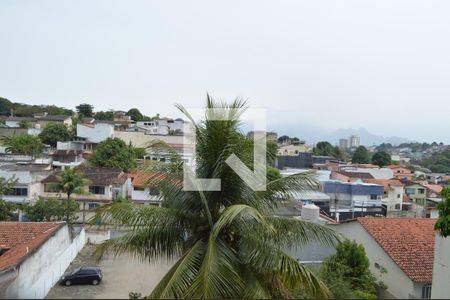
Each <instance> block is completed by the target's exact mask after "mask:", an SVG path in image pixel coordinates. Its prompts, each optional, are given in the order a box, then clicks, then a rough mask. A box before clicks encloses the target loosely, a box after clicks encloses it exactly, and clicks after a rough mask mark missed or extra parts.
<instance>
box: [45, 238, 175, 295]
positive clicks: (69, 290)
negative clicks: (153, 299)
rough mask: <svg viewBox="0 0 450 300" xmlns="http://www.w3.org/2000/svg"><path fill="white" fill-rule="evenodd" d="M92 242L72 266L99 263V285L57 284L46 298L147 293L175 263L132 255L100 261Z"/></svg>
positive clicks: (110, 257)
mask: <svg viewBox="0 0 450 300" xmlns="http://www.w3.org/2000/svg"><path fill="white" fill-rule="evenodd" d="M94 247H95V246H93V245H86V246H85V247H84V248H83V249H82V250H81V251H80V253H79V254H78V256H77V257H76V258H75V260H74V261H73V262H72V264H71V265H70V266H69V268H68V269H67V271H72V270H74V269H76V268H78V267H80V266H99V267H100V268H101V269H102V273H103V280H102V282H101V283H100V284H99V285H97V286H92V285H73V286H67V287H66V286H60V285H56V286H54V287H53V288H52V289H51V290H50V292H49V294H48V295H47V297H46V299H83V298H84V299H105V298H109V299H128V293H129V292H138V293H141V294H142V295H143V296H145V295H148V294H149V293H150V292H151V291H152V289H153V288H154V287H155V286H156V284H157V283H158V282H159V280H160V279H161V278H162V277H163V276H164V274H166V272H167V271H168V270H169V268H170V267H171V265H172V263H168V262H166V261H165V260H157V261H153V262H148V261H140V260H138V259H136V258H133V257H131V256H130V255H121V256H118V257H114V255H108V256H106V257H104V258H103V259H102V260H101V261H100V262H99V263H97V262H96V261H95V258H94V256H93V251H94Z"/></svg>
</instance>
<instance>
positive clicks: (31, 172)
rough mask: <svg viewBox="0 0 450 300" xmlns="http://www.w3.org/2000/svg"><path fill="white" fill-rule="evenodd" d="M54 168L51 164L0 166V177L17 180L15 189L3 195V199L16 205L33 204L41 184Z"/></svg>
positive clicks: (11, 164) (10, 164)
mask: <svg viewBox="0 0 450 300" xmlns="http://www.w3.org/2000/svg"><path fill="white" fill-rule="evenodd" d="M51 172H52V168H51V166H50V165H49V164H43V165H39V164H31V163H29V164H16V163H8V164H4V165H2V166H0V177H2V178H4V179H5V180H8V179H10V178H13V179H16V180H17V182H16V183H15V185H14V187H13V188H12V189H11V190H10V191H8V192H7V194H5V195H2V199H3V200H5V201H9V202H14V203H22V204H25V203H33V202H35V201H36V200H37V199H38V198H39V196H40V191H41V182H42V180H44V179H45V178H46V177H47V176H48V175H49V174H50V173H51Z"/></svg>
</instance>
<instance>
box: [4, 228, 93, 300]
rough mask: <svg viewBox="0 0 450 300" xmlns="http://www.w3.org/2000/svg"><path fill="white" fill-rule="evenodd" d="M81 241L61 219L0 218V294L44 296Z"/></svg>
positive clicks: (8, 297) (31, 296)
mask: <svg viewBox="0 0 450 300" xmlns="http://www.w3.org/2000/svg"><path fill="white" fill-rule="evenodd" d="M84 245H85V233H84V229H83V230H81V232H80V233H79V234H78V235H76V236H75V237H71V235H70V233H69V228H68V227H67V225H66V223H65V222H55V223H47V222H0V298H1V299H43V298H45V296H46V295H47V293H48V292H49V291H50V289H51V288H52V287H53V286H54V285H55V284H56V283H57V282H58V280H59V279H60V278H61V276H62V274H63V273H64V270H66V268H67V267H68V266H69V265H70V263H71V262H72V261H73V259H74V258H75V257H76V255H77V254H78V252H79V251H80V250H81V249H82V248H83V246H84Z"/></svg>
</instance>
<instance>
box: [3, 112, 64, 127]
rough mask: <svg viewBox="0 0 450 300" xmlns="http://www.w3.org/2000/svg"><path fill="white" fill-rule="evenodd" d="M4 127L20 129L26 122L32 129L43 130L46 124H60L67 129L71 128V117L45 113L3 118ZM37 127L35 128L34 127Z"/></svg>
mask: <svg viewBox="0 0 450 300" xmlns="http://www.w3.org/2000/svg"><path fill="white" fill-rule="evenodd" d="M3 120H4V121H5V125H6V126H8V127H12V128H18V127H20V123H21V122H23V121H26V122H28V123H29V124H30V125H31V126H32V127H40V128H43V127H45V125H47V124H48V123H61V124H64V125H66V126H67V127H69V126H72V117H71V116H64V115H48V114H46V113H44V114H42V115H41V114H39V115H34V117H6V118H3ZM36 125H37V126H36Z"/></svg>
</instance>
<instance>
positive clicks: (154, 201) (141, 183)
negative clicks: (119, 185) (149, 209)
mask: <svg viewBox="0 0 450 300" xmlns="http://www.w3.org/2000/svg"><path fill="white" fill-rule="evenodd" d="M151 178H152V174H151V173H146V172H143V171H135V172H130V173H128V196H129V198H131V200H132V201H133V202H136V203H140V204H150V205H158V206H161V204H162V196H161V192H160V191H159V190H158V189H156V188H155V187H153V186H152V184H151V183H150V182H149V181H150V179H151Z"/></svg>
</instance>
